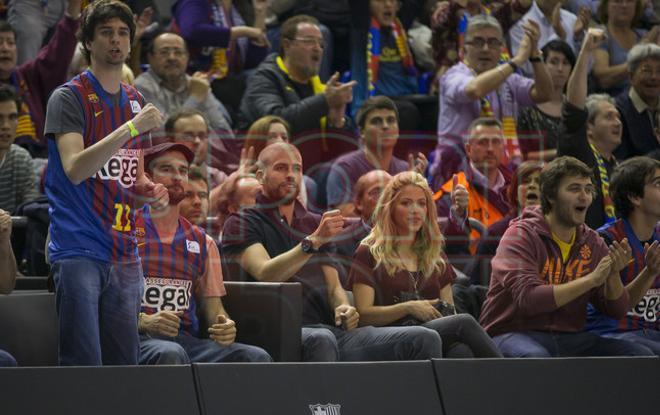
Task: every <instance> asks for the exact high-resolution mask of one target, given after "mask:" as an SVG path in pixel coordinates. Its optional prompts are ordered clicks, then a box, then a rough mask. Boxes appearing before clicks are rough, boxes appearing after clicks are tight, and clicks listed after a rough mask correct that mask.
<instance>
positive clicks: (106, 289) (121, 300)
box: [52, 257, 144, 366]
mask: <svg viewBox="0 0 660 415" xmlns="http://www.w3.org/2000/svg"><path fill="white" fill-rule="evenodd" d="M52 273H53V280H54V282H55V294H56V295H55V298H56V304H57V314H58V319H59V337H60V344H59V363H60V365H63V366H100V365H136V364H137V363H138V353H139V346H140V343H139V338H138V328H137V319H138V313H139V312H140V302H141V299H142V291H143V286H144V279H143V276H142V265H141V264H140V261H135V262H128V263H103V262H99V261H95V260H91V259H89V258H83V257H77V258H65V259H62V260H60V261H56V262H55V263H54V264H53V268H52Z"/></svg>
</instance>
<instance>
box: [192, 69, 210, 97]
mask: <svg viewBox="0 0 660 415" xmlns="http://www.w3.org/2000/svg"><path fill="white" fill-rule="evenodd" d="M188 90H189V91H190V95H192V96H194V97H195V98H196V99H197V100H198V101H203V100H204V99H206V95H207V94H208V93H209V91H210V90H211V83H210V82H209V77H208V75H207V74H205V73H204V72H195V73H194V74H192V76H191V77H190V81H189V82H188Z"/></svg>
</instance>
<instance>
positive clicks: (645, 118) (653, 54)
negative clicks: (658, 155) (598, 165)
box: [615, 43, 660, 160]
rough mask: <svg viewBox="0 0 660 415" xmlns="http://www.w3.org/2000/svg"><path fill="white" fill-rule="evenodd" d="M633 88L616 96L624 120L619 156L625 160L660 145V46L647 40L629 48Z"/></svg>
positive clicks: (631, 86)
mask: <svg viewBox="0 0 660 415" xmlns="http://www.w3.org/2000/svg"><path fill="white" fill-rule="evenodd" d="M628 71H629V73H630V90H629V91H628V92H624V93H623V94H621V95H619V96H618V97H616V107H617V108H618V109H619V112H620V113H621V120H622V121H623V135H622V137H621V145H620V146H619V148H617V149H616V152H615V154H616V156H617V157H618V158H619V159H620V160H625V159H627V158H630V157H633V156H643V155H645V154H648V153H650V152H651V151H654V150H656V149H658V148H659V147H660V144H659V143H660V46H658V45H656V44H654V43H646V44H641V45H637V46H635V47H633V48H632V49H630V52H628Z"/></svg>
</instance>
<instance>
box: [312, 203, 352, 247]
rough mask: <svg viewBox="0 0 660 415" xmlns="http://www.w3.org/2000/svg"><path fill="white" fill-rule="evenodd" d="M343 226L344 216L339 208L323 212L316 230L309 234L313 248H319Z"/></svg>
mask: <svg viewBox="0 0 660 415" xmlns="http://www.w3.org/2000/svg"><path fill="white" fill-rule="evenodd" d="M343 228H344V217H343V216H342V215H341V212H340V211H339V209H335V210H330V211H327V212H325V213H324V214H323V216H322V217H321V223H319V226H318V227H317V228H316V230H315V231H314V232H313V233H312V234H311V235H309V239H311V240H312V244H313V245H314V249H319V248H320V247H321V246H322V245H324V244H326V243H328V242H329V241H330V240H331V239H332V237H334V236H335V235H337V234H338V233H339V232H341V231H342V229H343Z"/></svg>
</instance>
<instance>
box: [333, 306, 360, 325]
mask: <svg viewBox="0 0 660 415" xmlns="http://www.w3.org/2000/svg"><path fill="white" fill-rule="evenodd" d="M359 321H360V314H358V312H357V310H356V308H355V307H353V306H351V305H348V304H342V305H340V306H337V307H336V308H335V326H337V327H340V326H341V328H343V329H344V330H346V331H349V330H353V329H354V328H356V327H357V326H358V322H359Z"/></svg>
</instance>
